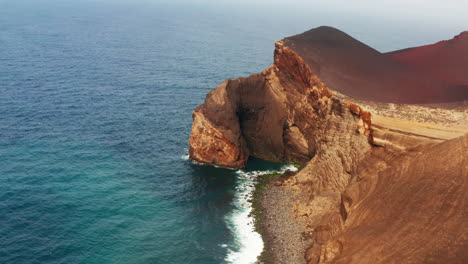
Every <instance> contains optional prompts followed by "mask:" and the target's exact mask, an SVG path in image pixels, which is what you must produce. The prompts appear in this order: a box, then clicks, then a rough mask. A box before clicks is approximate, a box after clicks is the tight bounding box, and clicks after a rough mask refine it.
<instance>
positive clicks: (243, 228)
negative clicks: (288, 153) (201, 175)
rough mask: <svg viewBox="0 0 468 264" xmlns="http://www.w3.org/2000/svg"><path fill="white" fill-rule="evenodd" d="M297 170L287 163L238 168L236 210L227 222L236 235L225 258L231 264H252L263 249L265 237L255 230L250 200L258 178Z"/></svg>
mask: <svg viewBox="0 0 468 264" xmlns="http://www.w3.org/2000/svg"><path fill="white" fill-rule="evenodd" d="M286 171H297V168H296V167H294V166H293V165H285V166H283V167H281V168H280V169H279V170H267V171H250V172H246V171H243V170H238V171H237V172H236V174H237V175H238V177H239V184H238V186H237V187H236V190H237V192H236V194H235V197H234V200H233V205H234V210H233V211H232V212H231V213H230V214H229V215H227V217H226V222H227V224H228V227H229V229H230V230H231V232H232V233H233V235H234V244H233V245H230V246H228V254H227V256H226V258H225V260H226V261H227V262H228V263H231V264H250V263H252V264H253V263H255V262H256V261H257V258H258V256H259V255H260V254H261V253H262V251H263V247H264V244H263V239H262V237H261V235H260V234H259V233H257V232H256V231H255V227H254V219H253V217H252V216H251V215H250V213H251V212H252V203H251V202H250V200H251V198H252V195H253V191H254V188H255V181H256V178H257V177H258V176H260V175H264V174H269V173H284V172H286Z"/></svg>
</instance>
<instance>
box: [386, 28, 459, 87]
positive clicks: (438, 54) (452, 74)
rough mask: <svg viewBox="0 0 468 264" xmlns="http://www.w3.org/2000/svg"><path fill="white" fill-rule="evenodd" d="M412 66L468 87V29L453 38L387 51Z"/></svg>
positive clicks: (457, 84)
mask: <svg viewBox="0 0 468 264" xmlns="http://www.w3.org/2000/svg"><path fill="white" fill-rule="evenodd" d="M387 55H388V56H390V57H392V58H393V59H395V60H397V61H399V62H401V63H403V64H405V65H407V66H409V67H410V68H412V69H414V70H416V71H420V72H422V73H425V74H427V75H429V76H432V77H434V78H437V79H439V80H441V81H444V82H446V83H448V84H449V85H453V86H462V87H464V89H468V31H464V32H462V33H461V34H460V35H458V36H456V37H454V38H453V39H451V40H444V41H441V42H438V43H436V44H432V45H426V46H421V47H417V48H409V49H404V50H398V51H393V52H389V53H387Z"/></svg>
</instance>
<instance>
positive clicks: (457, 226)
mask: <svg viewBox="0 0 468 264" xmlns="http://www.w3.org/2000/svg"><path fill="white" fill-rule="evenodd" d="M311 32H312V33H314V32H321V35H320V36H322V35H323V34H325V35H326V36H322V37H324V38H325V40H327V39H328V40H330V41H331V42H330V41H328V42H327V41H324V40H323V39H322V40H317V39H316V37H317V36H316V35H315V34H312V33H311ZM324 32H325V33H324ZM327 32H331V33H330V34H331V35H327ZM337 32H338V33H337ZM311 34H312V35H311ZM343 34H344V33H343ZM343 39H345V40H349V38H348V37H347V35H346V36H345V37H343V35H342V34H341V33H339V31H337V30H336V29H330V28H323V27H322V28H319V29H315V31H314V30H312V31H309V32H306V33H304V34H303V35H302V36H301V35H298V36H293V37H291V38H287V39H285V40H283V41H278V42H277V43H276V46H275V52H274V64H273V65H272V66H270V67H269V68H267V69H266V70H264V71H263V72H262V73H260V74H253V75H251V76H249V77H247V78H238V79H235V80H226V81H224V82H223V83H222V84H221V85H219V86H218V87H217V88H216V89H214V90H213V91H211V92H210V93H209V94H208V95H207V97H206V99H205V102H204V104H203V105H201V106H199V107H198V108H197V109H196V110H195V111H194V112H193V126H192V134H191V136H190V140H189V141H190V149H189V154H190V158H191V159H193V160H195V161H197V162H200V163H205V164H214V165H218V166H223V167H229V168H242V167H244V166H245V165H246V162H247V160H248V158H249V156H253V157H257V158H261V159H265V160H271V161H276V162H294V163H300V164H303V165H304V167H303V168H302V169H301V170H300V171H299V172H298V173H297V174H295V175H293V176H290V177H289V178H288V179H287V180H282V181H281V182H280V183H275V184H274V185H272V186H269V187H268V188H267V189H266V191H265V195H266V197H264V198H263V200H264V201H275V199H278V197H286V196H287V197H288V198H285V199H283V200H282V201H281V202H279V203H273V204H281V207H282V209H278V210H275V214H272V213H271V212H268V211H267V212H266V215H265V219H269V220H268V221H270V223H269V225H270V224H271V223H272V222H271V221H275V218H276V217H277V216H278V214H277V212H276V211H281V210H283V211H284V210H285V211H287V212H286V213H285V214H281V215H282V216H281V217H282V220H281V221H282V222H285V221H289V220H285V219H284V218H285V217H284V216H285V215H286V216H287V217H288V218H289V216H291V217H290V218H291V219H290V221H291V223H293V222H294V224H297V225H295V226H300V227H301V233H300V234H295V235H294V236H291V237H294V239H299V240H301V241H300V243H289V242H285V240H284V239H282V238H281V236H282V235H283V234H284V232H283V231H281V228H280V226H279V224H278V223H275V222H273V224H272V226H274V227H275V229H270V230H269V233H270V238H271V240H272V241H270V242H268V243H267V245H266V246H267V250H268V247H269V246H274V247H275V250H272V255H273V257H274V259H275V261H276V262H275V263H276V264H281V263H291V261H293V263H307V264H318V263H466V262H467V261H468V256H467V254H466V248H467V245H466V231H465V230H466V226H465V224H464V223H465V222H467V220H468V219H467V216H466V198H467V195H466V191H465V190H466V181H467V177H468V173H467V171H468V167H467V164H468V153H467V152H466V149H467V148H468V135H465V136H463V135H464V134H466V133H468V123H467V122H468V121H467V120H468V119H467V116H468V111H467V108H466V105H465V104H461V105H458V106H457V107H458V108H453V109H450V110H449V109H439V108H436V107H432V108H431V107H425V106H417V105H395V104H388V103H385V101H386V100H383V101H384V102H383V103H382V102H380V103H376V102H371V101H366V99H369V97H366V96H363V97H358V98H352V97H349V96H350V95H351V96H352V95H359V94H360V93H361V92H363V91H366V89H367V88H366V87H358V88H356V89H358V90H359V89H361V88H362V89H363V90H361V91H358V92H357V93H355V94H352V93H351V94H346V93H345V94H341V93H338V92H335V91H332V90H331V89H329V88H328V87H327V85H325V83H324V82H322V78H319V75H321V76H325V78H326V79H329V78H337V79H340V80H350V81H351V83H352V84H353V85H356V84H359V82H360V81H362V78H361V77H363V76H362V75H359V82H353V81H356V79H352V78H351V79H350V78H348V77H349V75H345V76H338V77H334V76H332V75H333V73H334V74H341V71H340V70H339V69H347V70H349V69H351V68H352V67H353V65H355V62H354V60H357V59H359V58H356V55H359V54H367V53H368V52H369V51H368V50H367V48H365V47H364V48H363V46H362V45H364V44H362V43H361V44H362V45H361V44H353V45H352V48H351V49H350V50H354V51H360V53H359V52H358V53H356V54H347V55H346V54H342V55H343V58H340V59H339V60H340V61H341V62H343V59H344V61H347V60H348V61H349V62H352V63H351V64H350V65H340V67H339V68H338V70H336V71H333V69H331V68H329V66H330V65H333V63H337V61H332V62H329V61H326V60H327V58H331V57H327V58H325V57H314V54H316V52H317V50H313V51H309V50H307V49H308V47H309V48H310V47H316V46H319V47H324V48H326V49H332V50H336V49H337V48H339V47H340V45H343V43H340V40H343ZM307 41H309V42H310V41H312V42H313V41H318V42H319V43H307ZM327 43H328V44H327ZM327 45H331V46H330V47H328V46H327ZM348 50H349V49H348ZM319 53H320V52H319ZM331 53H332V52H331V51H330V50H328V51H326V52H322V55H323V56H328V55H330V54H331ZM370 53H371V54H374V55H372V56H370V57H373V59H371V60H374V61H375V62H379V61H387V62H388V60H390V58H389V57H390V56H391V55H384V54H380V53H378V52H377V51H371V52H370ZM327 54H328V55H327ZM340 54H341V53H340ZM382 56H384V57H385V56H386V57H388V58H386V59H382ZM335 57H336V56H335ZM368 59H369V56H367V57H366V58H363V60H368ZM394 63H396V62H395V61H392V62H390V63H387V64H386V66H385V65H383V66H382V65H381V66H382V67H383V68H382V67H380V66H379V67H380V68H379V67H377V66H376V70H379V69H380V70H381V68H382V69H385V68H386V67H387V69H390V68H391V67H393V66H391V65H397V64H398V63H397V64H394ZM358 64H359V63H358ZM389 65H390V66H389ZM327 67H328V68H327ZM366 67H367V66H366ZM366 67H364V68H365V69H368V68H366ZM388 67H390V68H388ZM408 67H409V66H408ZM312 69H315V70H316V71H318V73H317V72H315V71H313V70H312ZM362 69H363V68H360V69H357V70H362ZM395 72H396V73H397V75H398V74H400V73H401V74H404V73H403V72H402V71H401V69H399V70H396V71H393V72H389V73H395ZM316 73H317V75H316ZM421 74H422V73H421ZM390 75H391V74H390ZM327 76H328V77H327ZM376 76H377V77H376ZM376 76H372V78H377V79H378V76H379V75H378V74H377V75H376ZM351 77H352V76H351ZM372 78H370V80H372ZM390 78H391V77H390ZM403 79H404V78H403ZM397 80H398V78H397ZM332 83H333V84H334V85H338V86H339V85H340V82H333V81H332ZM327 84H328V82H327ZM374 84H375V83H374ZM335 87H336V86H335ZM349 87H353V86H352V85H351V86H349ZM372 87H374V86H372ZM383 87H384V88H385V87H386V86H385V85H383ZM404 87H405V86H404ZM341 88H343V87H341ZM387 88H388V87H387ZM406 88H407V87H406ZM406 88H405V89H406ZM416 88H418V87H416ZM347 89H349V88H346V89H342V90H340V91H341V92H346V91H347ZM379 89H380V88H379ZM402 89H403V88H402ZM418 89H419V88H418ZM395 91H396V92H398V91H399V90H398V89H396V90H395ZM395 91H390V92H389V94H387V95H385V94H383V96H387V97H386V98H387V99H388V98H390V99H391V98H393V97H392V96H393V95H391V93H392V92H395ZM374 92H375V91H374ZM413 92H414V91H413ZM440 92H441V91H440V90H438V91H437V92H436V93H430V92H429V93H428V94H429V96H427V97H425V99H424V100H426V101H427V100H429V101H430V100H433V99H434V96H435V95H437V94H439V93H440ZM411 94H412V95H411V96H413V95H414V94H413V93H411ZM449 94H451V92H449ZM371 98H374V97H372V96H371ZM395 98H396V97H395ZM398 98H400V97H398ZM408 98H413V97H407V99H408ZM431 98H432V99H431ZM436 99H437V98H436ZM461 99H463V98H461ZM437 101H438V100H434V101H432V102H437ZM395 109H399V110H398V111H397V110H395ZM401 111H408V112H410V113H406V112H405V113H401ZM370 112H372V113H373V115H371V113H370ZM374 113H375V114H374ZM438 114H440V116H438V117H437V118H433V116H434V115H438ZM268 195H270V196H268ZM269 204H270V206H271V204H272V203H269ZM278 206H279V205H278ZM296 229H297V228H292V229H290V230H296ZM293 232H295V231H293ZM294 245H301V246H300V247H301V248H302V249H301V250H303V251H304V248H306V250H305V252H301V254H303V256H304V258H301V257H299V259H298V258H297V256H300V255H301V254H292V255H293V256H295V257H294V260H291V259H289V260H288V256H289V255H288V254H282V253H284V252H286V253H287V252H290V251H293V250H297V249H295V248H294ZM304 245H306V246H304ZM275 256H276V257H275ZM445 260H447V261H445Z"/></svg>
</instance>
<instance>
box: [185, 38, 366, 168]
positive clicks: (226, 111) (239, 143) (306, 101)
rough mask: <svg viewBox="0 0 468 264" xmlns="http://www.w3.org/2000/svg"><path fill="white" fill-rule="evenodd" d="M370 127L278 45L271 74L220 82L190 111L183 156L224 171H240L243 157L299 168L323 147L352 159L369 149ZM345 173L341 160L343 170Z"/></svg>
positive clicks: (362, 113)
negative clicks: (350, 155)
mask: <svg viewBox="0 0 468 264" xmlns="http://www.w3.org/2000/svg"><path fill="white" fill-rule="evenodd" d="M370 120H371V119H370V114H369V113H368V112H366V111H364V110H362V109H361V108H360V107H359V106H357V105H355V104H352V103H347V102H345V101H343V100H340V99H338V98H336V97H334V96H333V93H332V92H331V91H330V90H329V89H328V88H327V87H326V86H325V85H324V84H323V83H322V82H321V81H320V79H319V78H318V77H317V76H316V75H314V74H313V73H312V72H311V70H310V68H309V66H308V65H307V64H306V63H304V61H303V60H302V58H301V57H299V56H298V55H297V54H296V53H295V52H294V51H293V50H291V49H289V48H287V47H285V46H284V45H283V43H282V42H281V41H279V42H277V43H276V48H275V52H274V64H273V65H272V66H271V67H269V68H268V69H266V70H265V71H263V72H262V73H260V74H254V75H251V76H249V77H248V78H238V79H235V80H226V81H224V82H223V83H222V84H221V85H219V86H218V87H216V89H215V90H213V91H212V92H210V93H209V94H208V95H207V97H206V100H205V102H204V104H203V105H201V106H200V107H198V108H197V109H196V110H195V111H194V113H193V126H192V134H191V136H190V140H189V141H190V149H189V154H190V157H191V159H193V160H195V161H197V162H200V163H207V164H214V165H219V166H224V167H230V168H239V167H244V166H245V164H246V161H247V158H248V157H249V156H254V157H257V158H261V159H266V160H271V161H277V162H284V161H291V162H302V163H305V162H307V161H309V160H310V159H311V158H312V157H314V156H315V154H316V153H318V152H321V151H322V149H327V148H328V146H329V145H334V146H344V148H346V149H348V148H349V149H350V150H351V149H355V151H356V157H353V158H358V157H359V156H360V155H361V152H362V151H363V150H366V148H369V147H370V145H369V142H372V135H371V133H370V125H371V124H370ZM337 155H338V156H339V155H341V156H342V157H344V156H346V155H343V154H337ZM351 167H352V164H350V162H349V161H346V162H345V161H344V165H343V170H345V171H350V170H351Z"/></svg>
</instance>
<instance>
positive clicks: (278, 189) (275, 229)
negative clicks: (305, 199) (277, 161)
mask: <svg viewBox="0 0 468 264" xmlns="http://www.w3.org/2000/svg"><path fill="white" fill-rule="evenodd" d="M294 174H295V173H292V172H286V173H284V174H283V175H279V176H277V177H276V178H274V179H271V180H268V181H267V182H263V183H261V185H263V186H262V187H261V190H259V189H258V186H257V189H256V191H255V193H254V197H253V201H252V204H253V210H254V212H255V213H254V219H255V227H256V230H257V231H258V232H259V233H260V234H261V236H262V238H263V241H264V249H263V252H262V254H261V256H259V261H258V262H259V263H261V264H269V263H297V264H305V263H306V262H305V258H304V252H305V251H306V250H307V248H309V247H310V243H311V240H310V238H309V239H308V237H307V236H306V235H305V234H304V233H303V232H304V230H305V226H304V224H303V223H301V222H299V221H297V220H296V218H295V217H294V215H293V211H292V210H291V208H292V206H293V203H294V200H295V198H296V195H297V193H295V192H293V191H292V190H288V189H287V188H284V186H282V184H283V182H284V181H285V180H286V179H287V178H289V177H291V176H292V175H294ZM261 181H262V180H261Z"/></svg>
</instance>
